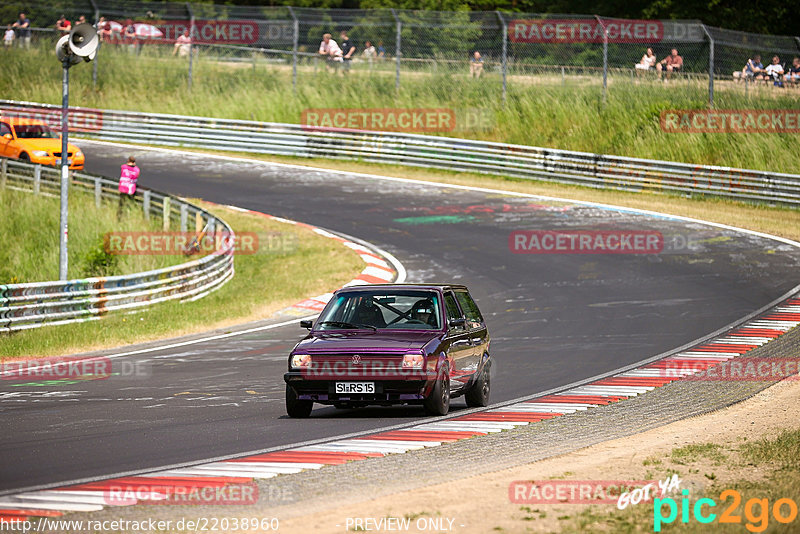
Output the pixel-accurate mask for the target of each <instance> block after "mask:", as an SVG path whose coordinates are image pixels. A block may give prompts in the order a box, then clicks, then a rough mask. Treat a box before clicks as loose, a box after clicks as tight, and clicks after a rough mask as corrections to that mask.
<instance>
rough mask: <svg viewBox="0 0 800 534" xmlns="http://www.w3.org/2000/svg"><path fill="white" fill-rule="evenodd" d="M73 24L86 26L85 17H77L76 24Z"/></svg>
mask: <svg viewBox="0 0 800 534" xmlns="http://www.w3.org/2000/svg"><path fill="white" fill-rule="evenodd" d="M75 24H76V25H77V24H86V17H85V16H83V15H81V16H80V17H78V22H76V23H75Z"/></svg>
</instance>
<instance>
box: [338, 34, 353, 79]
mask: <svg viewBox="0 0 800 534" xmlns="http://www.w3.org/2000/svg"><path fill="white" fill-rule="evenodd" d="M339 37H340V38H341V39H342V66H343V67H344V73H345V74H347V73H348V72H349V71H350V62H351V61H352V60H353V54H355V53H356V45H354V44H353V41H351V40H350V38H349V37H348V36H347V32H346V31H344V30H342V31H341V33H340V34H339Z"/></svg>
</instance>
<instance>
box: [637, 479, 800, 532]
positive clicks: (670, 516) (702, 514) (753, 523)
mask: <svg viewBox="0 0 800 534" xmlns="http://www.w3.org/2000/svg"><path fill="white" fill-rule="evenodd" d="M681 493H682V494H683V498H682V499H681V504H680V514H681V522H682V523H689V519H690V518H689V512H690V511H691V513H692V515H693V516H694V520H695V521H697V522H698V523H702V524H708V523H713V522H714V521H715V520H716V521H717V522H719V523H734V524H741V523H742V516H741V515H738V513H737V512H738V509H739V505H740V504H741V503H742V495H741V493H739V492H738V491H737V490H733V489H726V490H724V491H723V492H722V493H720V494H719V500H720V503H719V504H722V503H724V502H725V501H727V500H728V499H731V503H730V504H729V505H728V507H727V508H725V510H724V511H723V512H722V513H721V514H720V515H719V519H717V514H715V513H712V511H711V509H712V508H715V507H716V506H717V503H716V502H715V501H714V499H708V498H704V499H698V500H697V501H695V503H694V505H692V504H690V503H689V490H688V489H685V490H683V491H682V492H681ZM665 507H666V510H665ZM665 511H666V512H668V513H667V515H664V512H665ZM771 511H772V517H773V518H774V519H775V520H776V521H777V522H778V523H783V524H788V523H791V522H792V521H794V520H795V519H796V518H797V503H796V502H794V500H792V499H789V498H786V497H784V498H782V499H778V500H777V501H775V503H774V504H773V505H772V509H771ZM744 516H745V519H747V523H746V524H745V528H746V529H747V530H749V531H750V532H763V531H765V530H766V529H767V527H768V526H769V517H770V503H769V499H756V498H753V499H750V500H748V501H747V502H746V503H745V504H744ZM677 518H678V503H677V502H675V499H672V498H669V497H667V498H666V499H659V498H656V499H654V500H653V531H654V532H661V525H662V524H663V525H667V524H670V523H672V522H674V521H675V520H676V519H677Z"/></svg>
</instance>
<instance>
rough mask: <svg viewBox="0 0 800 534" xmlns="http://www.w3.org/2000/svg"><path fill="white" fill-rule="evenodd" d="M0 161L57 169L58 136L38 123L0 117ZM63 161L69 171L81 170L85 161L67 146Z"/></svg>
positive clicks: (59, 144) (72, 146) (59, 158)
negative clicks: (27, 162) (10, 160)
mask: <svg viewBox="0 0 800 534" xmlns="http://www.w3.org/2000/svg"><path fill="white" fill-rule="evenodd" d="M0 157H6V158H14V159H18V160H20V161H30V162H31V163H41V164H42V165H59V164H60V163H61V136H60V135H58V134H57V133H56V132H54V131H53V130H52V129H51V128H50V127H49V126H48V125H47V124H46V123H44V122H42V121H39V120H35V119H17V118H9V117H0ZM67 157H68V158H69V168H70V169H72V170H77V171H82V170H83V164H84V162H85V158H84V156H83V152H81V149H80V148H78V147H76V146H75V145H73V144H72V143H70V144H69V145H68V148H67Z"/></svg>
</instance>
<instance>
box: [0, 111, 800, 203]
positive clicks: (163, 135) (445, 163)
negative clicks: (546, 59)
mask: <svg viewBox="0 0 800 534" xmlns="http://www.w3.org/2000/svg"><path fill="white" fill-rule="evenodd" d="M72 109H74V111H71V112H70V117H71V118H70V121H71V123H70V124H71V129H74V130H75V131H76V132H81V133H82V134H83V135H87V136H90V137H95V138H99V139H104V140H109V141H125V142H132V143H139V144H151V145H164V146H184V147H198V148H207V149H214V150H228V151H235V152H252V153H264V154H276V155H283V156H297V157H305V158H311V157H321V158H334V159H351V160H352V159H358V160H360V161H366V162H373V163H389V164H396V165H408V166H416V167H434V168H439V169H447V170H454V171H469V172H477V173H486V174H498V175H503V176H512V177H517V178H526V179H534V180H547V181H554V182H561V183H567V184H578V185H583V186H589V187H596V188H611V189H621V190H625V191H636V192H639V191H662V192H667V193H673V194H684V195H711V196H721V197H727V198H732V199H737V200H746V201H760V202H769V203H782V204H787V205H791V206H794V207H800V175H794V174H785V173H774V172H766V171H756V170H747V169H736V168H730V167H719V166H710V165H692V164H687V163H676V162H669V161H658V160H649V159H638V158H628V157H622V156H607V155H602V154H592V153H588V152H573V151H568V150H556V149H549V148H538V147H532V146H524V145H512V144H504V143H494V142H488V141H476V140H469V139H457V138H449V137H438V136H430V135H418V134H409V133H394V132H392V133H389V132H368V131H358V130H336V131H333V130H331V129H324V128H316V127H307V126H301V125H297V124H281V123H269V122H255V121H244V120H230V119H214V118H204V117H192V116H181V115H167V114H158V113H138V112H127V111H108V110H93V109H85V108H72ZM0 112H1V113H3V114H6V115H16V116H28V117H31V116H32V117H39V118H41V119H43V120H50V121H52V122H54V124H57V122H58V120H59V119H60V109H59V108H58V107H57V106H53V105H49V104H40V103H35V102H19V101H11V100H0Z"/></svg>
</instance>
